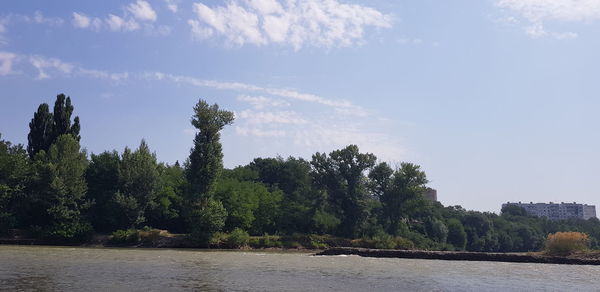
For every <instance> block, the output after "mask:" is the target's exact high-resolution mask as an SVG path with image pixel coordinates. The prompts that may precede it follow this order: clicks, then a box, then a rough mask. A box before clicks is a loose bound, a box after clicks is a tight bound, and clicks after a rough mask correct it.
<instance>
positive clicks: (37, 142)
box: [27, 93, 81, 158]
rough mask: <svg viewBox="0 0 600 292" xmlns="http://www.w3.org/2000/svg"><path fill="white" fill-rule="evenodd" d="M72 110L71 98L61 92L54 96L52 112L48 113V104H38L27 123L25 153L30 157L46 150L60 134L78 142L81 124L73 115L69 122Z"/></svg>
mask: <svg viewBox="0 0 600 292" xmlns="http://www.w3.org/2000/svg"><path fill="white" fill-rule="evenodd" d="M73 110H74V107H73V105H72V104H71V98H70V97H68V96H65V95H64V94H62V93H61V94H59V95H57V96H56V101H55V102H54V112H53V113H50V110H49V106H48V104H46V103H42V104H40V106H39V107H38V110H37V112H35V113H34V115H33V119H32V120H31V122H30V123H29V135H27V140H28V145H27V153H29V156H30V157H31V158H33V157H34V156H35V154H37V153H38V152H40V151H42V150H44V151H46V152H48V150H49V149H50V146H51V145H52V144H53V143H55V142H56V140H57V139H58V137H60V136H61V135H64V134H70V135H72V136H73V138H75V140H76V141H78V142H79V140H80V139H81V137H80V136H79V130H80V128H81V126H80V124H79V117H75V118H74V119H73V123H72V124H71V115H72V114H73Z"/></svg>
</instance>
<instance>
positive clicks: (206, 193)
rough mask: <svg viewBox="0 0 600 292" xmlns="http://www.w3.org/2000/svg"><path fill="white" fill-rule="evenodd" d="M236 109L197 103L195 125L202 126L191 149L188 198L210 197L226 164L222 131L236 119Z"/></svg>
mask: <svg viewBox="0 0 600 292" xmlns="http://www.w3.org/2000/svg"><path fill="white" fill-rule="evenodd" d="M233 118H234V116H233V112H229V111H225V110H221V109H219V106H218V105H217V104H213V105H208V103H206V101H204V100H199V101H198V103H197V104H196V106H195V107H194V115H193V116H192V125H193V126H194V127H195V128H196V129H197V130H198V132H197V133H196V136H195V138H194V147H193V148H192V150H191V152H190V157H189V163H188V167H187V170H186V174H187V179H188V183H189V191H188V199H189V200H190V201H191V202H193V203H194V204H203V202H202V201H206V200H208V199H209V198H210V197H211V195H212V192H213V190H214V187H215V182H216V180H217V178H218V176H219V173H220V172H221V169H222V168H223V153H222V146H221V142H220V139H221V134H220V133H219V132H220V131H221V130H222V129H223V128H224V127H225V126H226V125H229V124H231V123H232V122H233Z"/></svg>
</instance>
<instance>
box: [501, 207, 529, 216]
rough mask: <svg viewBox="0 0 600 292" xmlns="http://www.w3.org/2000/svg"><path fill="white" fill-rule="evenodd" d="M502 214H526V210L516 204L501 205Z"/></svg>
mask: <svg viewBox="0 0 600 292" xmlns="http://www.w3.org/2000/svg"><path fill="white" fill-rule="evenodd" d="M501 212H502V215H512V216H527V210H525V208H523V207H519V206H517V205H506V206H504V207H502V211H501Z"/></svg>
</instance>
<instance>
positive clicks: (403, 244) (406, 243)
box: [394, 237, 415, 249]
mask: <svg viewBox="0 0 600 292" xmlns="http://www.w3.org/2000/svg"><path fill="white" fill-rule="evenodd" d="M394 241H396V248H397V249H414V248H415V244H414V243H413V242H412V241H411V240H410V239H406V238H404V237H396V238H394Z"/></svg>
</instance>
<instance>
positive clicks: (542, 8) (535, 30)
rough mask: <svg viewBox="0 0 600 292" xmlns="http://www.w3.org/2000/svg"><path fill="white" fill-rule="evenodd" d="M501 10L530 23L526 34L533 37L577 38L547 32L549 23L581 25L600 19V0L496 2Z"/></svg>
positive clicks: (571, 33) (568, 34) (575, 35)
mask: <svg viewBox="0 0 600 292" xmlns="http://www.w3.org/2000/svg"><path fill="white" fill-rule="evenodd" d="M496 5H497V6H498V7H500V8H504V9H508V10H510V11H512V12H515V13H517V14H518V15H520V17H522V18H523V19H525V20H527V22H529V24H528V26H527V27H526V28H525V32H526V33H527V34H528V35H530V36H531V37H534V38H538V37H545V36H551V37H555V38H557V39H570V38H575V37H577V34H576V33H573V32H565V33H555V32H548V31H547V30H546V24H547V23H548V22H559V23H580V22H591V21H596V20H599V19H600V1H599V0H496Z"/></svg>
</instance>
